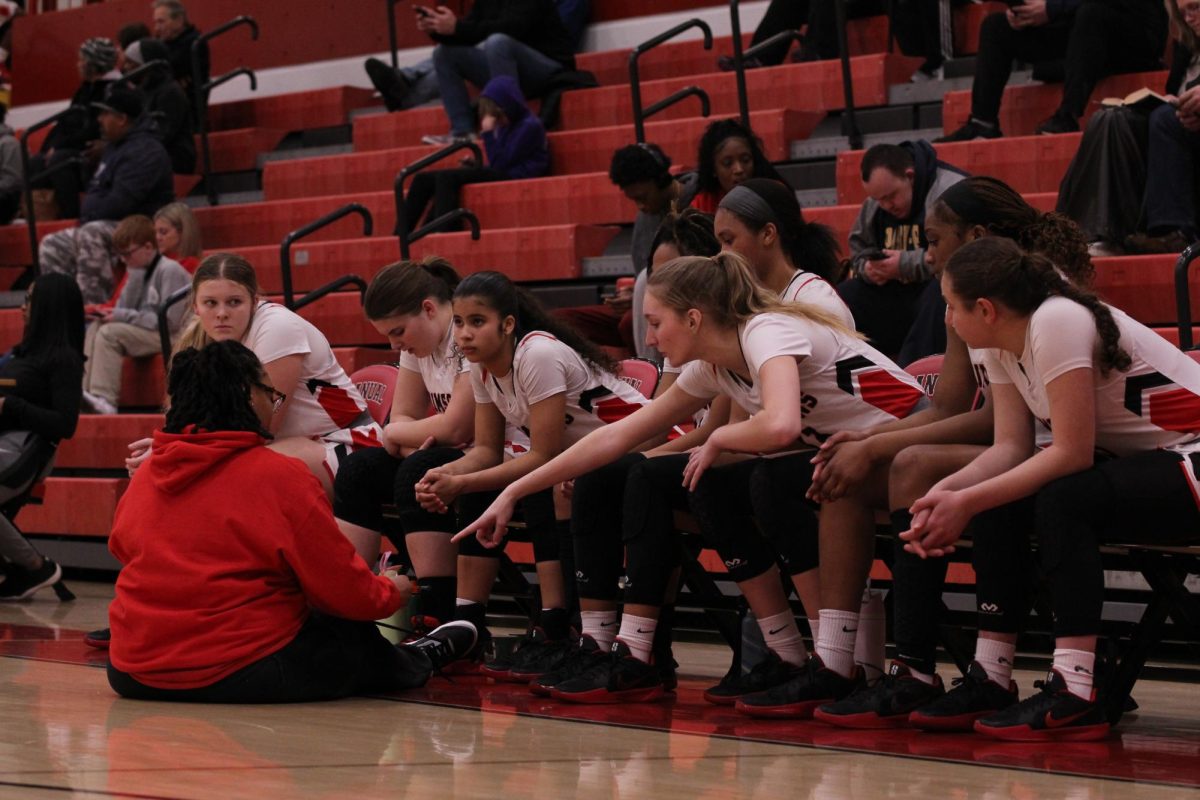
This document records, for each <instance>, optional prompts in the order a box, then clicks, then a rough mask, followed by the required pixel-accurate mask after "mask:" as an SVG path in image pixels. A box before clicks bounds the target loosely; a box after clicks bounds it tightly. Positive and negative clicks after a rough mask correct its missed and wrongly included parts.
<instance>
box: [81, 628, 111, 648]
mask: <svg viewBox="0 0 1200 800" xmlns="http://www.w3.org/2000/svg"><path fill="white" fill-rule="evenodd" d="M111 642H112V630H111V629H109V628H101V629H100V630H98V631H88V632H87V633H85V634H84V635H83V643H84V644H86V645H87V646H88V647H94V648H96V649H97V650H107V649H108V645H109V644H110V643H111Z"/></svg>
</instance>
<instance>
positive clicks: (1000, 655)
mask: <svg viewBox="0 0 1200 800" xmlns="http://www.w3.org/2000/svg"><path fill="white" fill-rule="evenodd" d="M1016 655H1017V645H1016V644H1015V643H1009V642H1001V641H999V640H997V639H985V638H983V637H982V636H980V637H979V638H978V639H976V640H975V660H976V661H978V662H979V663H980V665H981V666H982V667H983V669H984V671H985V672H987V674H988V677H989V678H991V679H992V680H993V681H995V682H996V683H998V684H1000V685H1001V686H1003V687H1004V688H1005V689H1007V688H1008V686H1009V684H1010V683H1011V682H1012V671H1013V659H1014V658H1016Z"/></svg>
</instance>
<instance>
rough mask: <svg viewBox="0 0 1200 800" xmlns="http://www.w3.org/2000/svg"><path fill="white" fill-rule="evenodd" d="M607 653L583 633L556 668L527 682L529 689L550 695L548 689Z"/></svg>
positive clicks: (585, 669) (579, 671) (574, 674)
mask: <svg viewBox="0 0 1200 800" xmlns="http://www.w3.org/2000/svg"><path fill="white" fill-rule="evenodd" d="M607 657H608V653H607V652H605V651H604V650H601V649H600V645H598V644H596V640H595V639H593V638H592V637H591V636H588V635H587V634H584V635H582V636H580V637H579V641H578V642H576V644H575V646H574V647H573V648H572V649H571V650H570V651H569V652H568V653H567V655H566V657H564V658H563V660H562V663H560V664H559V665H558V667H557V668H555V669H553V670H551V671H550V672H547V673H546V674H544V675H542V676H541V677H539V678H537V679H535V680H532V681H530V682H529V691H531V692H533V693H534V694H537V695H542V696H543V697H549V696H550V690H551V689H553V688H554V687H555V686H557V685H558V684H560V683H562V682H563V681H568V680H571V679H572V678H578V677H579V676H580V675H582V674H583V673H584V672H585V671H587V669H588V667H590V666H592V664H594V663H595V662H597V661H599V660H601V659H604V658H607Z"/></svg>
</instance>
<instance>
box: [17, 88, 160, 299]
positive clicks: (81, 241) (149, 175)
mask: <svg viewBox="0 0 1200 800" xmlns="http://www.w3.org/2000/svg"><path fill="white" fill-rule="evenodd" d="M143 102H144V101H143V99H142V96H141V94H140V93H139V92H135V91H132V90H130V89H126V88H123V87H119V86H114V87H113V88H112V91H110V92H109V93H108V97H106V98H105V99H104V101H103V102H100V103H96V104H95V105H96V106H98V107H99V108H100V132H101V136H102V137H103V138H104V140H105V142H107V146H106V147H105V149H104V156H103V158H101V159H100V166H99V168H98V169H97V170H96V174H95V176H94V177H93V178H92V182H91V183H90V184H89V185H88V189H87V194H86V195H84V198H83V207H82V211H81V213H80V215H79V222H80V223H81V224H80V225H79V227H77V228H67V229H66V230H62V231H58V232H57V233H52V234H50V235H49V236H47V237H46V238H44V239H42V242H41V245H40V246H39V248H38V254H39V259H40V261H41V267H42V271H43V272H63V273H66V274H68V275H71V276H73V277H74V278H75V280H76V281H77V282H78V283H79V289H80V291H82V292H83V299H84V302H85V303H103V302H104V301H105V300H107V299H108V298H109V297H110V296H111V295H112V291H113V262H114V253H113V252H112V234H113V229H114V228H116V227H117V223H118V222H119V221H120V220H122V219H124V218H125V217H128V216H131V215H133V214H145V215H146V216H153V215H154V212H156V211H158V209H159V208H161V207H162V206H164V205H166V204H167V203H169V202H171V201H172V200H174V199H175V182H174V178H173V176H172V174H171V157H170V156H168V155H167V151H166V149H165V148H164V147H163V146H162V142H160V141H159V140H158V134H157V131H156V130H155V128H154V124H153V121H152V120H150V119H148V118H143V115H142V108H143ZM115 255H120V254H115Z"/></svg>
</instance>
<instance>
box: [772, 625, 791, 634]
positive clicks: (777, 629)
mask: <svg viewBox="0 0 1200 800" xmlns="http://www.w3.org/2000/svg"><path fill="white" fill-rule="evenodd" d="M786 630H787V625H784V626H783V627H782V628H776V629H775V630H773V631H767V636H774V635H775V634H777V633H779V632H780V631H786Z"/></svg>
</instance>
